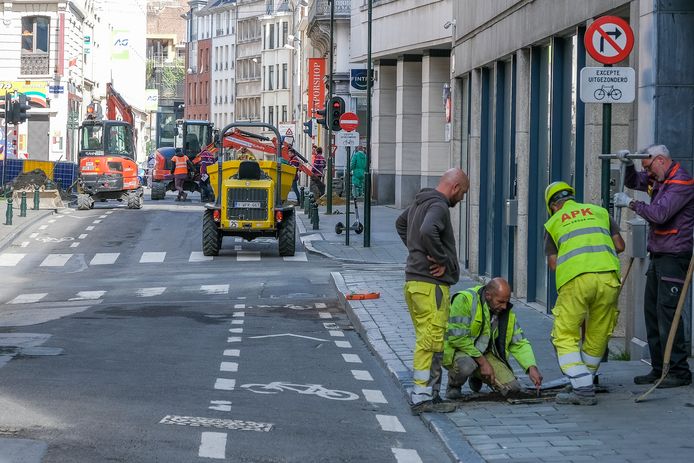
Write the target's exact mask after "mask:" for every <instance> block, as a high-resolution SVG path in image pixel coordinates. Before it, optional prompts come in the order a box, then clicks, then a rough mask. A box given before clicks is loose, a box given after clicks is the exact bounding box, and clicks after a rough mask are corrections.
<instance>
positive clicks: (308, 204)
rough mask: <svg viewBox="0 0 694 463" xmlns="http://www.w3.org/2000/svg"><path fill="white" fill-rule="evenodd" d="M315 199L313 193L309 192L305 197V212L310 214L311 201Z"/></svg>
mask: <svg viewBox="0 0 694 463" xmlns="http://www.w3.org/2000/svg"><path fill="white" fill-rule="evenodd" d="M312 201H313V193H310V192H309V194H307V195H306V196H305V197H304V214H309V215H310V213H311V202H312Z"/></svg>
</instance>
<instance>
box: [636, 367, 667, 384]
mask: <svg viewBox="0 0 694 463" xmlns="http://www.w3.org/2000/svg"><path fill="white" fill-rule="evenodd" d="M661 374H662V372H660V371H655V370H651V371H650V372H649V373H648V374H647V375H641V376H634V384H653V383H655V382H656V381H658V379H660V375H661Z"/></svg>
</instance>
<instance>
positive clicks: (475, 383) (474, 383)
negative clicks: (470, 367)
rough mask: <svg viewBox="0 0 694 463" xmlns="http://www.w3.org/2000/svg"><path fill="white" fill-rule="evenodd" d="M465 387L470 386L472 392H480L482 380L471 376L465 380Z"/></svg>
mask: <svg viewBox="0 0 694 463" xmlns="http://www.w3.org/2000/svg"><path fill="white" fill-rule="evenodd" d="M467 385H468V386H470V390H471V391H472V392H480V391H481V390H482V379H481V378H478V377H476V376H471V377H470V378H469V379H468V380H467Z"/></svg>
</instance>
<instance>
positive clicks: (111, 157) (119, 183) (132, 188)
mask: <svg viewBox="0 0 694 463" xmlns="http://www.w3.org/2000/svg"><path fill="white" fill-rule="evenodd" d="M117 113H118V114H117ZM118 116H120V119H117V117H118ZM106 117H107V119H103V118H102V114H101V105H100V104H99V103H98V102H94V103H91V104H90V105H89V106H88V108H87V118H86V119H85V120H84V121H83V122H82V125H80V127H79V163H80V168H79V179H78V194H77V208H78V209H91V208H92V207H94V202H95V201H106V200H108V199H116V200H118V201H125V202H126V203H127V205H128V208H130V209H140V208H141V207H142V203H143V189H142V185H141V184H140V180H139V178H138V176H137V164H136V162H135V160H136V155H135V134H134V130H133V123H134V116H133V111H132V108H131V107H130V105H129V104H127V103H126V102H125V100H124V99H123V97H121V96H120V94H119V93H118V92H116V91H115V90H114V89H113V85H111V84H110V83H107V84H106Z"/></svg>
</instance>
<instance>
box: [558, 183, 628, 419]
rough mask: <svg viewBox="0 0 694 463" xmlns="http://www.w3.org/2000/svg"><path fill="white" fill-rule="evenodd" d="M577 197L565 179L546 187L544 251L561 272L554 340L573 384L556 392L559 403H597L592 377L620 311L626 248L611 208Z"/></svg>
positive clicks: (562, 366) (566, 372)
mask: <svg viewBox="0 0 694 463" xmlns="http://www.w3.org/2000/svg"><path fill="white" fill-rule="evenodd" d="M574 195H575V191H574V189H573V187H571V185H569V184H567V183H565V182H554V183H552V184H550V185H549V186H548V187H547V189H546V190H545V203H546V205H547V212H548V213H549V220H547V222H546V223H545V230H546V232H547V233H546V235H545V254H546V255H547V264H548V265H549V268H550V269H552V270H554V271H555V272H556V285H557V292H558V297H557V302H556V304H555V306H554V309H552V313H553V314H554V326H553V328H552V343H553V344H554V347H555V348H556V350H557V357H558V359H559V366H560V367H561V370H562V372H564V374H565V375H566V376H568V377H569V379H570V380H571V386H572V390H571V391H567V392H562V393H560V394H557V397H556V403H559V404H574V405H595V404H596V403H597V399H596V398H595V387H594V386H593V377H594V375H595V372H596V371H597V369H598V367H599V366H600V361H601V360H602V357H603V354H604V353H605V349H606V348H607V342H608V341H609V339H610V336H611V335H612V331H613V330H614V327H615V325H616V323H617V316H618V315H619V310H618V308H617V299H618V297H619V289H620V285H621V283H620V273H619V258H618V257H617V254H618V253H620V252H622V251H624V240H623V239H622V236H621V235H620V233H619V226H618V225H617V224H616V223H615V222H614V221H613V220H612V219H611V218H610V216H609V214H608V212H607V210H606V209H604V208H602V207H600V206H596V205H595V204H581V203H577V202H576V201H575V200H574ZM584 323H585V338H584V339H583V343H582V344H580V341H581V325H583V324H584ZM579 344H580V345H579Z"/></svg>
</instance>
